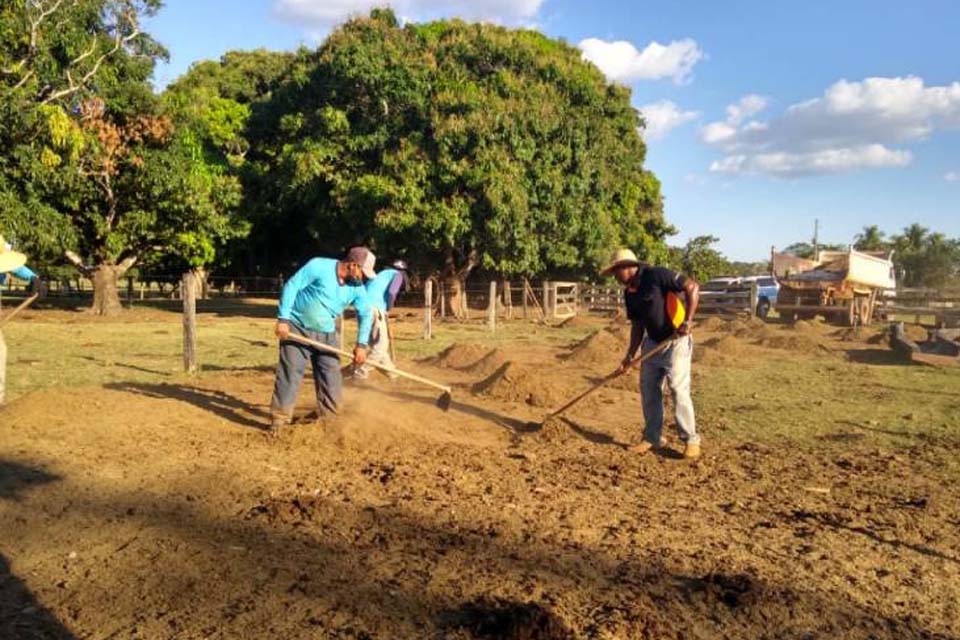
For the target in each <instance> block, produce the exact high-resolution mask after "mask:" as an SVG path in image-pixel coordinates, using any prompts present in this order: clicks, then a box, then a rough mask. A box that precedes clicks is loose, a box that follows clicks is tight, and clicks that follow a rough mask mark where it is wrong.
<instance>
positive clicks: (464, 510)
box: [0, 330, 960, 640]
mask: <svg viewBox="0 0 960 640" xmlns="http://www.w3.org/2000/svg"><path fill="white" fill-rule="evenodd" d="M785 332H786V330H784V333H785ZM602 333H604V334H607V336H603V337H600V338H597V337H596V336H594V337H593V338H591V339H589V340H588V341H587V342H585V343H581V346H580V348H579V350H577V349H575V350H574V351H573V352H572V354H573V355H574V356H576V355H577V354H581V355H582V354H584V350H585V349H586V348H587V347H586V346H584V345H589V346H590V348H592V347H593V346H597V343H598V342H599V341H604V343H603V345H600V346H602V349H603V350H604V353H605V351H606V349H607V348H608V347H609V348H613V346H614V345H616V348H617V352H616V353H617V354H619V353H621V352H622V350H623V344H622V343H620V342H618V341H617V340H616V339H613V336H612V335H610V334H609V332H606V331H604V332H602ZM597 335H600V334H597ZM608 336H609V337H610V338H611V339H613V342H610V343H607V342H606V338H607V337H608ZM711 338H716V340H715V341H713V342H711ZM590 340H595V342H590ZM733 340H736V341H737V342H736V343H733V342H730V338H728V337H724V336H717V335H713V336H711V335H709V334H704V335H703V336H702V338H699V337H698V341H700V342H698V346H697V347H696V348H697V349H701V348H704V347H706V348H712V349H714V350H716V351H718V352H722V351H724V350H725V349H734V348H736V349H741V348H749V349H750V350H756V354H757V355H758V357H757V359H756V360H755V361H756V362H758V363H760V362H762V361H763V359H762V358H760V356H761V355H763V350H762V349H761V348H760V347H754V346H752V345H749V344H746V345H745V344H743V342H742V340H738V339H736V338H733ZM707 345H710V346H709V347H708V346H707ZM724 345H726V346H724ZM848 346H849V345H848ZM861 346H863V345H861V344H860V343H858V344H857V345H856V347H857V348H859V347H861ZM524 348H525V349H526V352H527V353H531V354H533V353H534V347H532V346H529V345H526V346H525V347H524ZM864 350H866V351H867V355H869V354H870V352H869V350H867V349H866V347H864ZM555 353H556V352H555V351H553V350H550V349H548V348H545V347H544V348H541V350H540V353H539V358H540V360H539V361H540V362H541V363H550V365H551V366H550V367H549V368H541V369H537V368H534V367H531V366H530V363H528V362H527V361H526V360H525V361H524V362H523V363H522V364H523V365H525V366H524V367H520V365H515V364H512V363H511V364H508V365H507V367H506V368H507V370H508V372H510V375H511V376H512V375H514V374H513V373H512V370H513V369H514V368H516V369H517V370H518V371H520V370H521V369H522V374H523V375H522V376H521V377H519V378H514V379H513V380H512V383H513V384H514V385H515V386H520V385H522V384H527V383H536V384H542V385H553V387H554V388H556V389H558V390H561V391H564V392H565V391H569V390H580V389H583V388H585V386H586V385H587V384H589V382H590V381H591V379H592V377H591V376H593V375H594V374H595V370H594V369H590V367H588V366H586V365H584V364H583V363H582V362H580V361H579V360H578V359H577V358H575V357H571V358H568V359H565V360H564V359H557V358H556V357H555ZM769 353H771V354H774V356H776V354H777V353H778V352H773V351H771V352H769ZM482 355H483V354H481V357H482ZM510 355H511V358H513V357H515V356H514V353H512V352H511V354H510ZM588 355H590V357H589V358H584V362H588V363H590V365H591V366H592V363H594V362H595V361H596V363H597V367H598V368H601V367H599V365H600V364H601V362H600V359H599V357H597V358H594V357H593V355H594V354H588ZM781 355H782V357H785V358H796V360H795V361H794V360H790V361H785V362H787V364H788V366H786V367H785V368H786V371H784V373H783V375H784V378H783V379H780V378H777V377H776V375H777V374H776V373H771V372H770V370H766V371H765V372H764V374H763V381H764V382H763V384H762V385H761V386H758V387H756V388H755V389H746V390H745V392H744V393H743V394H740V395H734V391H728V392H725V393H726V394H727V395H726V396H724V397H723V398H721V399H720V400H717V399H716V398H714V397H712V396H706V395H702V394H705V393H706V392H707V391H709V389H710V388H712V387H713V386H716V387H717V388H720V387H723V388H724V389H727V388H732V389H736V384H738V381H740V382H739V384H742V380H744V378H736V379H732V381H728V380H727V376H729V375H732V374H730V372H729V369H728V368H727V367H712V366H708V365H704V366H702V367H699V368H698V369H696V370H695V387H696V389H695V393H696V394H698V395H696V396H695V397H696V398H697V402H698V411H699V412H700V423H701V428H702V430H703V432H704V437H705V445H704V446H705V456H704V457H703V458H702V459H701V460H699V461H697V462H693V463H691V462H687V461H683V460H680V459H678V458H679V453H678V452H679V450H680V448H679V443H677V442H676V441H675V440H671V448H670V450H668V451H666V452H664V453H663V454H662V455H650V456H646V457H638V456H635V455H632V454H630V453H628V452H627V451H626V450H625V448H624V445H626V444H627V443H630V442H633V441H635V440H636V438H637V432H638V421H639V417H638V416H639V406H638V402H637V398H636V394H635V392H634V393H628V392H627V391H625V390H618V389H605V390H603V391H601V392H598V393H597V394H595V396H592V397H591V398H590V399H589V400H588V401H585V402H584V403H583V404H582V405H580V406H578V407H577V409H576V410H575V411H572V412H571V414H570V415H569V416H566V417H564V418H560V419H556V420H551V421H549V422H547V423H546V424H544V425H542V426H541V425H540V421H541V420H542V419H543V416H544V413H545V410H544V409H543V408H537V407H532V406H529V405H526V404H524V403H523V402H518V401H513V400H502V399H500V398H498V397H496V395H495V394H494V395H493V396H491V395H489V394H484V395H479V396H478V395H471V394H470V393H465V390H466V389H468V388H469V387H470V386H471V385H473V384H476V383H478V382H481V381H482V380H483V379H484V377H483V376H482V375H479V374H475V373H473V372H471V371H462V370H451V369H449V368H444V367H440V366H433V365H427V364H423V363H421V364H419V365H417V366H415V367H414V368H415V370H416V371H418V372H420V373H422V374H424V375H430V376H432V377H435V378H438V379H447V376H449V375H450V374H453V376H454V378H455V381H456V382H457V384H458V386H457V391H456V392H455V394H454V395H455V399H454V404H453V407H452V409H451V411H450V412H448V413H442V412H440V411H439V410H438V409H436V408H435V407H434V405H433V400H434V398H435V397H436V396H435V395H434V394H432V393H431V392H430V391H429V390H427V391H424V390H422V389H421V388H418V387H415V386H412V385H411V384H408V383H406V382H399V383H393V384H391V383H389V382H387V381H386V380H384V379H381V378H374V379H371V381H369V382H366V383H363V384H359V385H351V386H348V388H347V390H346V394H347V399H346V405H345V408H344V411H343V412H342V414H341V415H340V416H338V417H337V418H336V419H335V420H333V421H330V422H328V423H326V424H322V425H321V424H314V423H309V422H305V423H304V424H302V425H299V426H295V427H291V428H289V429H288V430H286V431H284V432H282V433H281V434H280V435H279V436H278V437H275V438H271V437H268V436H265V435H264V434H263V432H262V431H261V428H262V425H263V424H264V423H265V421H266V417H267V414H266V411H267V406H266V403H267V401H268V399H269V394H270V389H271V386H272V375H271V373H269V372H267V371H256V370H244V371H235V372H217V373H211V374H207V375H204V376H202V377H200V378H196V379H192V380H191V379H185V378H184V379H180V378H177V379H171V381H170V382H165V383H157V384H154V383H140V382H137V383H124V382H119V383H111V384H107V385H104V386H84V387H78V388H52V389H47V390H41V391H33V392H30V393H27V394H26V395H23V396H21V397H19V398H18V399H16V400H14V401H13V402H12V403H10V404H9V405H7V406H6V407H4V408H2V409H0V637H2V638H7V637H9V638H35V637H41V638H48V637H49V638H98V639H99V638H170V639H173V638H178V639H179V638H190V639H193V638H241V639H246V638H250V639H253V638H354V639H361V638H366V639H371V638H377V639H379V638H384V639H393V638H401V639H405V638H411V639H433V638H436V639H441V638H449V639H461V638H462V639H468V638H507V639H509V638H516V639H519V638H524V639H548V640H549V639H560V638H563V639H566V638H578V639H579V638H583V639H587V638H590V639H593V638H597V639H621V638H622V639H634V638H694V639H697V638H704V639H706V638H718V637H722V638H771V639H772V638H821V637H824V638H825V637H835V638H890V639H891V640H892V639H903V638H942V639H946V638H955V637H958V636H960V605H958V602H960V533H958V530H960V529H958V528H960V519H958V515H957V514H958V513H960V492H957V491H956V489H955V484H954V483H953V482H951V481H950V478H952V476H947V475H945V471H944V469H945V465H947V462H948V460H949V459H950V458H951V457H952V456H953V455H954V452H955V451H956V445H957V444H958V438H957V436H956V433H953V432H951V433H952V435H939V434H941V432H940V431H931V430H920V431H919V432H918V433H919V435H916V436H914V435H912V434H913V433H914V432H912V431H911V432H895V431H890V433H886V431H889V429H888V427H886V426H884V424H879V423H878V424H877V426H871V425H873V424H874V423H872V422H867V421H866V419H863V420H859V419H856V420H857V424H856V425H854V426H855V427H856V428H855V429H853V430H851V429H845V430H844V429H841V430H839V431H838V428H837V427H836V426H835V425H833V424H832V423H825V426H823V427H813V426H810V425H812V424H814V423H815V421H816V420H817V419H818V418H817V415H816V414H817V413H818V411H817V410H814V411H811V410H810V408H809V407H808V406H806V405H802V404H800V403H802V402H811V401H812V398H814V397H824V396H823V392H822V391H819V392H817V391H815V390H814V389H812V388H811V389H809V390H806V391H804V390H803V389H802V388H801V385H799V384H798V383H797V378H796V377H795V376H796V370H797V369H798V368H800V369H802V370H803V371H804V372H806V373H809V374H810V375H812V376H814V377H812V378H808V379H806V380H807V382H805V383H804V384H810V385H812V384H820V383H821V382H823V384H824V385H826V384H827V383H830V385H832V386H839V387H841V389H838V391H843V392H849V390H851V389H859V388H860V387H858V386H857V385H861V384H862V385H865V386H863V391H862V393H865V394H873V395H871V396H870V398H871V399H870V400H869V402H871V403H872V404H874V405H877V404H880V405H882V404H883V403H885V402H892V400H891V398H892V397H893V396H892V395H891V394H895V393H900V394H901V395H902V394H903V393H905V392H903V391H899V392H898V391H896V387H895V382H896V380H897V378H896V377H889V378H888V377H883V376H886V375H887V374H886V368H885V367H887V365H885V364H883V363H882V362H881V363H880V364H877V365H871V366H868V365H864V364H859V363H856V362H846V361H844V360H843V359H841V358H835V359H833V360H830V361H829V364H826V365H824V364H821V363H820V361H819V360H817V361H813V360H811V359H810V358H809V356H808V355H806V354H804V353H802V352H801V353H790V354H787V352H782V354H781ZM774 356H771V357H774ZM777 357H780V356H777ZM618 359H619V355H617V356H615V357H614V364H615V362H616V360H618ZM609 362H610V360H609V358H608V357H606V356H605V358H604V359H603V360H602V364H609ZM791 363H793V364H791ZM467 366H470V365H467ZM501 368H503V367H501ZM911 371H913V370H911ZM911 375H917V376H922V379H924V380H932V381H939V382H937V384H941V385H942V384H947V383H944V382H943V381H941V379H940V378H939V377H937V376H940V375H941V374H940V373H939V372H936V371H934V372H928V371H926V370H921V371H919V373H911ZM943 375H947V374H943ZM791 376H794V377H791ZM506 377H507V376H506V375H504V376H502V379H501V380H498V381H497V382H498V384H499V383H500V382H503V381H504V380H505V379H506ZM918 379H919V378H918ZM891 380H892V381H893V382H891ZM950 380H953V378H951V379H950ZM558 381H559V382H558ZM508 382H509V381H508ZM634 383H635V380H634ZM730 384H732V385H734V386H733V387H728V386H727V385H730ZM774 385H780V386H779V387H778V388H781V389H782V390H783V391H782V394H781V397H777V395H776V394H774V393H772V392H771V387H772V386H774ZM307 386H309V385H308V384H305V385H304V387H305V388H304V390H303V394H302V396H301V407H300V412H301V413H306V412H308V411H309V409H310V400H309V395H308V392H307V390H306V387H307ZM818 388H819V387H818ZM825 388H827V387H825ZM942 389H947V390H942ZM926 392H927V394H928V395H923V393H922V391H918V392H916V394H917V395H915V396H911V397H913V398H927V399H928V400H929V401H930V402H928V406H927V407H921V406H919V405H918V408H917V409H916V410H915V411H914V412H913V413H911V414H910V417H909V418H908V417H906V416H904V417H903V420H904V421H906V423H907V424H909V423H910V421H921V420H931V421H934V420H942V421H943V422H944V424H945V425H951V428H953V427H952V425H954V422H952V420H953V418H949V417H948V416H947V415H946V409H945V407H949V406H956V407H957V410H958V411H960V394H956V393H955V394H954V395H952V396H951V395H950V394H951V392H950V391H949V387H943V386H940V387H936V388H930V389H927V391H926ZM761 393H762V394H763V397H760V395H759V394H761ZM817 393H819V394H820V395H819V396H818V395H817ZM911 393H914V392H912V391H911ZM791 402H796V403H798V408H797V412H796V413H795V414H790V416H791V417H790V418H785V419H784V422H786V421H787V420H798V421H804V420H805V421H806V422H807V423H808V426H807V429H808V431H806V432H805V433H813V434H816V435H815V436H814V437H808V436H804V437H802V438H801V437H799V436H798V437H797V438H796V439H783V437H781V436H776V437H770V436H768V434H767V432H768V431H770V430H771V429H772V428H773V427H775V426H777V425H773V424H772V423H769V422H764V421H762V420H761V418H759V417H757V418H755V420H757V424H756V425H755V427H754V428H753V429H752V430H751V429H749V428H747V427H743V428H742V430H733V429H734V428H733V427H732V426H731V424H732V423H733V422H734V420H735V419H738V416H742V415H748V416H749V415H751V414H753V415H759V414H760V412H762V411H766V408H765V407H764V406H761V405H762V403H767V404H770V405H771V407H770V410H771V411H774V410H776V411H779V412H781V413H784V412H785V407H787V405H788V404H789V403H791ZM934 405H935V406H936V407H937V409H936V411H938V412H939V413H933V414H928V413H925V411H927V409H928V408H929V407H930V406H934ZM896 406H899V405H896ZM890 407H891V409H890V410H891V411H894V410H895V409H893V408H892V407H894V405H892V404H891V405H890ZM828 409H831V410H832V405H825V406H823V407H821V409H820V411H827V410H828ZM940 414H943V417H942V418H938V416H939V415H940ZM838 415H843V414H842V412H841V413H840V414H838ZM794 416H796V417H794ZM801 416H802V417H801ZM850 419H851V420H855V418H853V417H851V418H850ZM746 424H749V419H747V422H746ZM851 424H852V423H851ZM931 424H933V423H932V422H931ZM937 424H939V422H937ZM668 431H669V430H668ZM751 433H753V434H754V435H751ZM898 433H899V435H898ZM904 433H906V434H907V435H906V436H905V435H903V434H904ZM890 434H892V435H890ZM924 434H927V435H926V437H920V435H924ZM881 437H882V438H888V437H889V438H893V439H894V442H895V444H896V446H890V445H888V444H887V440H881V439H878V438H881Z"/></svg>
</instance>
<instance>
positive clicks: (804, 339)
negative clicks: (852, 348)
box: [757, 331, 829, 355]
mask: <svg viewBox="0 0 960 640" xmlns="http://www.w3.org/2000/svg"><path fill="white" fill-rule="evenodd" d="M757 344H759V345H760V346H762V347H767V348H770V349H783V350H786V351H796V352H798V353H803V354H807V355H819V354H825V353H827V352H828V351H829V348H828V347H827V346H826V345H825V344H824V343H823V341H821V340H819V339H817V338H816V337H815V336H812V335H809V334H807V333H803V332H800V333H789V332H787V331H784V332H782V333H776V334H772V335H769V336H767V337H765V338H763V339H761V340H760V341H759V342H758V343H757Z"/></svg>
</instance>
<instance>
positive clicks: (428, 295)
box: [423, 280, 433, 340]
mask: <svg viewBox="0 0 960 640" xmlns="http://www.w3.org/2000/svg"><path fill="white" fill-rule="evenodd" d="M431 338H433V280H427V281H426V282H425V283H424V285H423V339H424V340H430V339H431Z"/></svg>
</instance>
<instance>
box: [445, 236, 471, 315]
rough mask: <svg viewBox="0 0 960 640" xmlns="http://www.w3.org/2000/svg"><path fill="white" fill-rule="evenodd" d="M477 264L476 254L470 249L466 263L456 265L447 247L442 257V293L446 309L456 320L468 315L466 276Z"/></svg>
mask: <svg viewBox="0 0 960 640" xmlns="http://www.w3.org/2000/svg"><path fill="white" fill-rule="evenodd" d="M476 266H477V254H476V252H475V251H471V252H470V255H468V256H467V262H466V264H464V265H462V266H458V265H457V263H456V260H455V259H454V257H453V251H452V250H450V249H448V250H447V252H446V256H445V258H444V265H443V272H442V274H441V276H442V278H443V295H444V296H446V300H445V304H446V307H447V309H448V310H449V311H450V313H452V314H453V315H454V317H455V318H457V319H458V320H464V319H466V318H467V315H468V308H467V278H468V277H470V272H472V271H473V269H474V268H475V267H476Z"/></svg>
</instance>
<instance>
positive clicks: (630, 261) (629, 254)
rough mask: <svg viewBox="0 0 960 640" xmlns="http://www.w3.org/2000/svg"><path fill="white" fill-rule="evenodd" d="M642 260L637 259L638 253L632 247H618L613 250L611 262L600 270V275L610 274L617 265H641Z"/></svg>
mask: <svg viewBox="0 0 960 640" xmlns="http://www.w3.org/2000/svg"><path fill="white" fill-rule="evenodd" d="M639 266H640V261H639V260H637V254H635V253H634V252H633V251H631V250H630V249H617V250H616V251H614V252H613V256H611V258H610V262H609V263H608V264H607V266H606V267H604V268H603V269H601V270H600V275H602V276H608V275H610V274H611V273H613V270H614V269H616V268H617V267H639Z"/></svg>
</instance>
